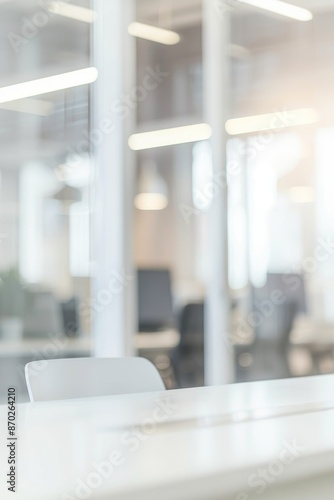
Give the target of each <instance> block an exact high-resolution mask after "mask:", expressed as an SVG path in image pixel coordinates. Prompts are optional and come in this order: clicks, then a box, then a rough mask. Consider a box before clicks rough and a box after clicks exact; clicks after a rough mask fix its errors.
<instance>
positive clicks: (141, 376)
mask: <svg viewBox="0 0 334 500" xmlns="http://www.w3.org/2000/svg"><path fill="white" fill-rule="evenodd" d="M25 376H26V382H27V386H28V393H29V397H30V401H31V402H35V401H54V400H59V399H77V398H87V397H99V396H112V395H116V394H134V393H139V392H154V391H163V390H165V386H164V383H163V381H162V379H161V377H160V375H159V372H158V370H157V369H156V368H155V366H154V365H153V364H152V363H151V362H150V361H148V360H147V359H145V358H74V359H54V360H43V361H33V362H31V363H28V364H27V365H26V367H25Z"/></svg>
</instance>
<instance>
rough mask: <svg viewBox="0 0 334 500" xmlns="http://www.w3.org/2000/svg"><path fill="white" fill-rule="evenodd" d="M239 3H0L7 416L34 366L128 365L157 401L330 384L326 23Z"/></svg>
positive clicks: (311, 10)
mask: <svg viewBox="0 0 334 500" xmlns="http://www.w3.org/2000/svg"><path fill="white" fill-rule="evenodd" d="M251 3H254V2H248V1H246V0H242V1H230V0H219V1H215V0H212V1H211V0H203V1H202V0H196V1H194V0H178V1H176V0H163V1H157V0H122V1H121V0H113V1H112V2H110V1H109V0H96V2H94V3H90V2H88V0H87V1H84V0H80V1H79V0H78V1H74V0H73V1H71V2H60V1H54V2H53V1H52V2H51V1H50V2H37V1H35V0H29V1H28V0H27V1H25V2H22V1H19V0H8V1H6V2H0V11H1V16H0V19H1V20H0V25H1V35H2V37H1V60H0V64H1V68H2V72H1V75H2V81H1V88H0V140H1V152H0V154H1V166H0V169H1V177H0V256H1V258H0V273H1V276H0V277H1V282H0V308H1V310H0V332H1V336H0V356H1V363H0V373H1V377H0V380H1V384H3V385H4V387H3V388H5V387H6V386H7V385H8V383H11V384H16V385H17V387H18V388H19V389H20V392H21V398H22V399H21V400H22V401H24V400H26V399H27V394H26V391H25V385H24V379H23V366H24V364H25V363H26V362H27V361H29V360H33V359H39V360H41V361H42V362H41V364H40V367H41V370H42V369H43V366H44V365H43V362H44V361H45V360H47V359H49V358H56V357H73V356H89V355H91V354H93V355H97V356H123V355H132V354H139V355H140V356H145V357H147V358H149V359H151V360H152V361H153V362H154V363H155V364H156V365H157V367H158V368H159V370H160V371H161V374H162V376H163V378H164V381H165V383H166V386H167V388H174V387H188V386H196V385H202V384H205V383H207V384H217V383H228V382H235V381H247V380H259V379H270V378H279V377H288V376H300V375H310V374H321V373H327V372H333V371H334V366H333V351H334V319H333V312H332V296H333V282H334V274H333V273H334V268H333V254H334V251H333V235H332V232H333V228H332V226H333V224H332V214H333V206H332V205H333V201H332V198H333V197H332V187H333V174H332V167H331V163H332V154H333V151H332V150H333V137H334V132H333V130H334V125H333V124H334V118H333V110H332V105H331V97H332V96H331V92H332V79H333V75H332V69H331V68H332V66H333V65H332V59H333V57H334V52H333V46H334V44H333V33H332V29H331V27H332V24H333V23H332V21H333V18H334V8H333V5H332V2H330V1H327V0H321V1H319V0H317V1H316V0H303V1H302V0H293V1H292V0H291V2H281V3H280V8H279V9H278V10H277V9H276V10H275V12H273V11H270V10H268V9H266V8H265V7H264V8H259V7H256V6H254V5H251ZM17 84H21V85H17ZM0 389H1V388H0ZM0 392H1V394H4V393H5V392H3V391H0Z"/></svg>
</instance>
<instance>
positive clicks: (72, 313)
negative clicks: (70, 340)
mask: <svg viewBox="0 0 334 500" xmlns="http://www.w3.org/2000/svg"><path fill="white" fill-rule="evenodd" d="M60 306H61V313H62V319H63V328H64V333H65V335H67V336H68V337H76V336H78V335H79V334H80V318H79V313H78V299H77V298H76V297H72V298H71V299H70V300H68V301H67V302H61V304H60Z"/></svg>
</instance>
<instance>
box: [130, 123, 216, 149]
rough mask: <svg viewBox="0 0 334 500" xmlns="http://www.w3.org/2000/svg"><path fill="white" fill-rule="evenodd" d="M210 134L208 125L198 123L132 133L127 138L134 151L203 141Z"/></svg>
mask: <svg viewBox="0 0 334 500" xmlns="http://www.w3.org/2000/svg"><path fill="white" fill-rule="evenodd" d="M211 135H212V130H211V127H210V125H208V124H207V123H199V124H197V125H187V126H185V127H175V128H167V129H162V130H154V131H152V132H143V133H141V134H134V135H132V136H131V137H130V138H129V146H130V148H131V149H133V150H134V151H140V150H142V149H152V148H160V147H162V146H172V145H175V144H185V143H187V142H197V141H205V140H206V139H209V138H210V137H211Z"/></svg>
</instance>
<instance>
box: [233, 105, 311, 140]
mask: <svg viewBox="0 0 334 500" xmlns="http://www.w3.org/2000/svg"><path fill="white" fill-rule="evenodd" d="M318 120H319V114H318V112H317V111H316V110H315V109H312V108H305V109H295V110H291V111H282V112H280V111H277V112H276V113H268V114H265V115H255V116H245V117H243V118H233V119H231V120H228V121H227V122H226V124H225V129H226V132H227V133H228V134H230V135H239V134H251V133H255V132H262V131H264V130H275V129H279V128H287V127H297V126H299V125H308V124H311V123H315V122H317V121H318Z"/></svg>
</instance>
